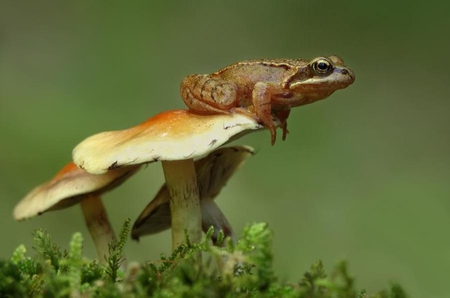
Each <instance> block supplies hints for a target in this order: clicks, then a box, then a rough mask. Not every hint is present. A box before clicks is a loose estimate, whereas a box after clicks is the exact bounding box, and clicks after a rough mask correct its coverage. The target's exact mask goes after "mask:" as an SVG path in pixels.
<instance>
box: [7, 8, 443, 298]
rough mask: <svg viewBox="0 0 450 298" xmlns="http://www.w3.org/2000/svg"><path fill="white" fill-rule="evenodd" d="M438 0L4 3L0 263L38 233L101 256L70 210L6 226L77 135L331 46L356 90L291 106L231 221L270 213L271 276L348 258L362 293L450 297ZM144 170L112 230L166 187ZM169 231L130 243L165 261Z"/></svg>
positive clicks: (117, 200) (226, 197)
mask: <svg viewBox="0 0 450 298" xmlns="http://www.w3.org/2000/svg"><path fill="white" fill-rule="evenodd" d="M447 3H448V2H445V1H440V2H438V1H436V2H430V1H427V2H419V1H396V2H394V1H386V0H384V1H356V0H353V1H226V2H225V1H196V2H190V1H177V2H175V1H166V2H163V1H159V2H158V4H156V1H154V2H151V1H141V2H138V1H135V2H128V3H127V4H123V3H122V4H117V3H114V2H109V1H90V2H89V1H72V2H68V1H42V2H41V1H39V2H38V1H1V2H0V99H1V110H0V113H1V114H0V115H1V118H0V121H1V136H2V137H1V147H0V163H1V165H2V167H1V168H2V179H1V182H0V196H1V197H0V219H1V224H0V232H1V234H2V241H1V242H2V244H1V245H0V258H7V257H9V256H10V254H11V253H12V251H13V249H14V248H15V247H17V246H18V245H19V244H21V243H25V244H26V245H27V246H28V247H31V232H32V231H33V229H35V228H46V229H47V230H49V231H50V233H51V234H52V235H53V236H54V239H55V241H56V242H57V243H58V244H59V245H61V246H65V245H66V244H67V243H68V241H69V238H70V236H71V235H72V234H73V233H74V232H75V231H82V232H83V234H84V236H85V239H86V241H85V250H86V254H87V255H88V256H90V257H94V256H95V250H94V248H93V245H92V243H91V241H90V238H89V236H88V233H87V230H86V228H85V227H84V223H83V219H82V215H81V212H80V209H79V208H78V207H73V208H70V209H67V210H63V211H60V212H54V213H47V214H44V215H43V216H41V217H39V218H35V219H32V220H29V221H26V222H21V223H17V222H14V221H13V219H12V216H11V213H12V210H13V208H14V205H15V204H16V203H17V202H18V201H19V200H20V199H21V198H22V197H24V196H25V195H26V194H27V192H28V191H30V190H31V189H32V188H33V187H35V186H37V185H38V184H40V183H43V182H44V181H46V180H48V179H50V178H51V177H52V176H53V175H54V174H55V173H56V172H57V171H58V170H59V169H60V168H61V167H62V166H63V165H64V164H66V163H67V162H68V161H69V160H70V158H71V150H72V148H73V147H74V146H75V145H76V144H77V143H78V142H80V141H81V140H83V139H84V138H85V137H87V136H89V135H91V134H94V133H97V132H101V131H105V130H117V129H122V128H127V127H130V126H133V125H135V124H137V123H140V122H141V121H143V120H145V119H147V118H148V117H150V116H152V115H154V114H156V113H158V112H161V111H163V110H167V109H176V108H184V104H183V102H182V100H181V98H180V95H179V90H178V88H179V83H180V81H181V80H182V79H183V77H184V76H186V75H188V74H191V73H210V72H213V71H215V70H218V69H219V68H222V67H224V66H226V65H228V64H230V63H233V62H236V61H239V60H243V59H250V58H278V57H281V58H285V57H286V58H296V57H299V58H300V57H301V58H313V57H315V56H320V55H330V54H337V55H339V56H341V57H342V58H344V61H345V62H346V64H347V65H348V66H350V67H351V68H353V70H354V71H355V73H356V77H357V79H356V82H355V84H354V85H352V86H351V87H350V88H348V89H346V90H342V91H339V92H336V93H335V94H334V95H332V96H331V97H330V98H329V99H327V100H325V101H321V102H319V103H316V104H313V105H308V106H304V107H300V108H296V109H294V110H293V111H292V113H291V117H290V119H289V120H290V122H289V127H290V131H291V133H290V135H289V136H288V139H287V141H285V142H281V140H278V142H277V144H276V145H275V146H274V147H271V146H270V136H269V133H268V132H267V131H265V132H261V133H256V134H253V135H249V136H248V137H246V138H244V139H240V140H239V141H238V142H236V143H239V144H248V145H251V146H253V147H255V148H256V149H257V150H258V154H257V155H256V156H254V157H252V158H251V159H250V160H249V161H248V163H247V164H246V165H245V166H244V167H243V168H242V170H241V171H240V172H239V173H237V174H236V175H235V176H234V177H233V178H232V180H231V181H230V183H229V184H228V186H227V187H226V189H225V190H224V191H223V192H222V194H221V196H220V197H219V199H218V204H219V205H220V206H222V207H223V210H224V212H225V213H226V214H227V216H228V218H229V220H230V221H231V222H232V223H233V224H234V227H235V229H236V230H237V231H239V230H241V229H242V227H243V226H245V224H246V223H249V222H255V221H266V222H268V223H269V224H270V226H271V228H272V229H273V230H274V231H275V240H274V254H275V266H276V270H277V272H278V273H279V274H280V276H281V277H282V278H284V279H285V280H287V281H296V280H298V279H299V278H300V276H301V275H302V274H303V272H304V271H306V270H307V269H308V267H309V265H310V264H311V263H313V262H315V261H316V260H318V259H322V260H323V261H324V262H325V264H326V265H327V267H328V268H330V267H331V266H332V265H333V264H334V263H335V262H336V261H338V260H340V259H342V258H345V259H348V260H349V261H350V269H351V272H352V273H353V274H355V275H356V276H357V284H358V286H359V287H362V288H366V289H368V290H377V289H380V288H382V287H384V286H385V285H386V284H387V283H388V282H389V281H390V280H393V281H398V282H400V283H401V284H402V285H404V286H405V288H406V290H407V291H408V292H409V293H410V294H412V297H448V285H447V281H446V280H447V278H446V277H447V274H448V272H450V237H449V236H448V235H449V232H448V230H449V228H450V216H449V215H450V154H449V151H450V150H449V146H450V133H449V131H450V103H449V102H450V96H449V94H450V63H449V58H448V55H449V53H450V38H449V34H450V19H449V17H448V11H449V9H450V4H447ZM162 176H163V175H162V171H161V167H160V165H159V164H152V165H150V166H148V167H147V168H146V169H145V170H143V171H141V172H140V173H139V174H138V175H137V176H135V177H134V178H133V179H131V180H130V181H129V182H127V183H126V184H125V185H123V186H122V187H121V188H119V189H118V190H116V191H114V192H113V193H110V194H108V195H107V196H105V204H106V206H107V209H108V211H109V215H110V219H111V221H112V222H113V225H114V227H115V228H116V229H117V230H118V229H119V228H120V226H121V225H122V223H123V221H124V219H125V218H127V217H131V218H132V220H134V219H135V218H136V217H137V216H138V215H139V213H140V212H141V210H142V208H144V206H145V205H146V204H147V203H148V202H149V200H150V199H152V198H153V196H154V194H155V193H156V191H157V190H158V189H159V187H160V185H161V184H162V182H163V178H162ZM169 251H170V233H169V232H166V233H163V234H161V235H157V236H151V237H146V238H142V240H141V242H140V243H136V242H130V243H129V244H128V246H127V247H126V254H127V256H128V259H129V260H136V261H143V260H146V259H158V257H159V254H160V253H161V252H166V253H167V252H169Z"/></svg>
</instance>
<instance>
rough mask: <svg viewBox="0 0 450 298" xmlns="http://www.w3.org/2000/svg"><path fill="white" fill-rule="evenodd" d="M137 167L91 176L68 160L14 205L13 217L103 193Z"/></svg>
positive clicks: (123, 179)
mask: <svg viewBox="0 0 450 298" xmlns="http://www.w3.org/2000/svg"><path fill="white" fill-rule="evenodd" d="M139 167H140V166H133V167H126V168H121V169H116V170H113V171H109V172H107V173H106V174H103V175H92V174H89V173H87V172H85V171H83V170H82V169H80V168H78V167H77V166H76V165H75V164H74V163H73V162H70V163H69V164H67V165H66V166H65V167H63V168H62V169H61V170H60V171H59V172H58V173H57V174H56V175H55V176H54V177H53V178H52V179H51V180H50V181H48V182H46V183H44V184H42V185H40V186H38V187H36V188H35V189H33V190H32V191H31V192H30V193H28V194H27V196H26V197H25V198H23V199H22V200H21V201H20V202H19V203H18V204H17V205H16V207H15V208H14V213H13V216H14V219H16V220H23V219H27V218H31V217H34V216H36V215H40V214H42V213H44V212H47V211H52V210H59V209H64V208H67V207H70V206H72V205H75V204H77V203H79V202H80V201H81V200H83V199H84V198H86V197H87V196H88V195H91V194H101V193H104V192H106V191H108V190H111V189H113V188H115V187H117V186H119V185H120V184H121V183H123V182H124V181H125V180H126V179H128V178H129V177H130V176H131V175H132V174H134V173H135V172H136V171H137V170H138V169H139Z"/></svg>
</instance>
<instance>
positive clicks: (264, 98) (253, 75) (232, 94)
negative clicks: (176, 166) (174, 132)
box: [180, 56, 355, 145]
mask: <svg viewBox="0 0 450 298" xmlns="http://www.w3.org/2000/svg"><path fill="white" fill-rule="evenodd" d="M354 80H355V75H354V74H353V71H352V70H351V69H349V68H348V67H346V66H345V65H344V62H343V60H342V59H341V58H339V57H337V56H330V57H317V58H314V59H312V60H304V59H273V60H264V59H263V60H247V61H241V62H237V63H235V64H232V65H230V66H227V67H225V68H223V69H221V70H219V71H216V72H214V73H212V74H205V75H200V74H194V75H190V76H187V77H186V78H185V79H184V80H183V81H182V82H181V86H180V90H181V96H182V98H183V100H184V102H185V103H186V105H187V106H188V107H189V109H190V110H191V111H194V112H197V113H204V114H211V113H212V114H213V113H235V112H236V113H243V114H245V115H248V116H250V117H252V118H254V119H255V120H256V121H258V122H260V123H261V124H263V125H264V126H265V127H267V128H268V129H269V130H270V133H271V143H272V145H273V144H275V140H276V123H275V122H274V119H273V116H275V117H276V118H278V120H279V121H280V127H281V128H282V130H283V140H285V139H286V135H287V133H288V130H287V121H286V120H287V118H288V117H289V113H290V109H291V108H293V107H297V106H301V105H305V104H309V103H313V102H315V101H317V100H320V99H324V98H327V97H328V96H330V95H331V94H332V93H333V92H334V91H336V90H339V89H343V88H346V87H347V86H349V85H350V84H352V83H353V81H354Z"/></svg>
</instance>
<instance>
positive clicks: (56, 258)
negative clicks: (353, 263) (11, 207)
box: [0, 220, 406, 298]
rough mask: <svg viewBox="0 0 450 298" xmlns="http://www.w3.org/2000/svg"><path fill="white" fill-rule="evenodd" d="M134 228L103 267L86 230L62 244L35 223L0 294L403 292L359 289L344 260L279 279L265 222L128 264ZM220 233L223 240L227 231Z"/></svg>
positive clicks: (2, 275) (358, 296) (393, 296)
mask: <svg viewBox="0 0 450 298" xmlns="http://www.w3.org/2000/svg"><path fill="white" fill-rule="evenodd" d="M129 228H130V221H129V220H127V221H126V222H125V224H124V227H123V229H122V232H121V233H120V236H119V239H118V240H117V241H114V242H112V243H110V256H109V257H108V258H107V264H106V265H105V266H103V265H100V264H99V263H98V262H97V261H90V260H86V259H84V258H83V257H82V247H83V245H82V244H83V238H82V236H81V234H79V233H76V234H74V235H73V237H72V239H71V241H70V245H69V250H68V251H62V250H61V249H60V248H59V247H58V246H56V245H55V244H54V243H52V241H51V237H50V235H48V233H46V232H45V231H43V230H37V231H36V232H35V233H34V234H33V235H34V240H35V243H36V247H35V250H36V251H37V256H35V257H33V258H31V257H28V256H27V255H26V249H25V247H24V246H19V247H18V248H17V249H16V250H15V252H14V253H13V255H12V257H11V258H10V259H9V260H6V261H0V297H149V296H152V297H305V298H313V297H320V298H327V297H330V298H331V297H333V298H335V297H342V298H352V297H355V298H363V297H364V298H369V297H374V298H375V297H380V298H403V297H406V294H405V293H404V291H403V290H402V289H401V287H400V286H398V285H392V286H391V288H390V289H389V290H385V291H381V292H378V293H374V294H367V293H365V291H359V290H357V289H356V288H355V285H354V279H353V278H352V277H350V275H349V274H348V271H347V265H346V264H345V263H340V264H338V265H337V266H336V267H335V269H334V270H333V271H332V272H331V274H329V275H327V274H326V273H325V271H324V268H323V265H322V263H321V262H317V263H315V264H313V265H312V266H311V268H310V270H309V271H308V272H306V273H305V274H304V276H303V278H301V280H300V281H299V282H298V283H297V284H286V283H283V282H281V281H279V280H278V279H277V277H276V276H275V274H274V271H273V268H272V253H271V243H272V237H273V235H272V232H271V231H270V230H269V229H268V228H267V224H265V223H257V224H252V225H249V226H248V227H246V228H245V229H244V231H243V234H242V237H241V239H240V240H239V241H238V243H237V244H236V245H233V244H232V243H230V242H227V243H225V245H224V246H225V247H223V248H219V247H216V246H212V245H211V244H210V243H211V241H210V238H211V236H212V232H213V231H212V229H211V230H210V231H209V232H208V233H207V235H206V237H205V238H204V240H203V241H202V242H201V243H199V244H191V243H190V241H189V238H186V243H185V244H182V245H181V246H180V247H179V248H178V249H177V250H176V251H174V252H173V253H172V254H171V255H170V256H168V257H166V256H162V257H161V260H160V261H158V262H150V261H149V262H146V263H143V264H129V265H128V268H127V269H126V270H123V269H122V267H123V261H124V257H123V248H124V245H125V243H126V239H127V236H128V232H129ZM219 238H220V239H219V240H222V241H223V235H221V236H220V237H219ZM199 252H204V253H205V254H206V256H207V257H206V259H207V261H206V264H199V263H198V262H197V261H196V259H197V258H196V256H197V255H198V253H199ZM212 260H217V261H218V263H219V267H220V274H219V270H218V269H215V268H214V266H212V263H213V261H212Z"/></svg>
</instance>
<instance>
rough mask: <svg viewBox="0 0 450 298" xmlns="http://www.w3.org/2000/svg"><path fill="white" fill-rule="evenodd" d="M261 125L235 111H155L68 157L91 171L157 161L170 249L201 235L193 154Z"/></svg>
mask: <svg viewBox="0 0 450 298" xmlns="http://www.w3.org/2000/svg"><path fill="white" fill-rule="evenodd" d="M260 129H263V126H262V125H261V124H259V123H258V122H256V121H255V120H254V119H252V118H250V117H247V116H244V115H241V114H238V113H235V114H234V113H231V114H218V115H199V114H195V113H193V112H190V111H186V110H173V111H167V112H163V113H160V114H158V115H156V116H154V117H151V118H150V119H148V120H147V121H145V122H143V123H141V124H140V125H137V126H135V127H132V128H130V129H125V130H121V131H112V132H103V133H99V134H97V135H94V136H91V137H89V138H87V139H85V140H84V141H83V142H81V143H80V144H79V145H78V146H76V147H75V149H74V150H73V160H74V162H75V164H77V165H78V166H79V167H81V168H82V169H84V170H86V171H87V172H89V173H92V174H102V173H106V172H108V171H109V170H112V169H115V168H120V167H123V166H128V165H133V164H142V163H151V162H155V161H161V162H162V166H163V170H164V176H165V179H166V184H167V188H168V191H169V193H170V213H171V214H172V217H171V220H172V222H171V226H172V248H173V249H175V248H176V247H178V246H179V245H180V244H181V243H182V242H183V241H184V239H185V236H184V230H185V229H187V231H188V234H189V236H190V239H191V241H192V242H193V243H198V242H199V241H200V240H201V210H200V203H199V193H198V187H197V175H196V173H195V167H194V158H199V157H202V156H205V155H207V154H208V153H210V152H212V151H213V150H214V149H216V148H218V147H219V146H221V145H223V144H225V143H226V142H229V141H231V140H234V139H237V138H239V137H240V136H242V135H244V134H246V133H249V132H251V131H255V130H260Z"/></svg>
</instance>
